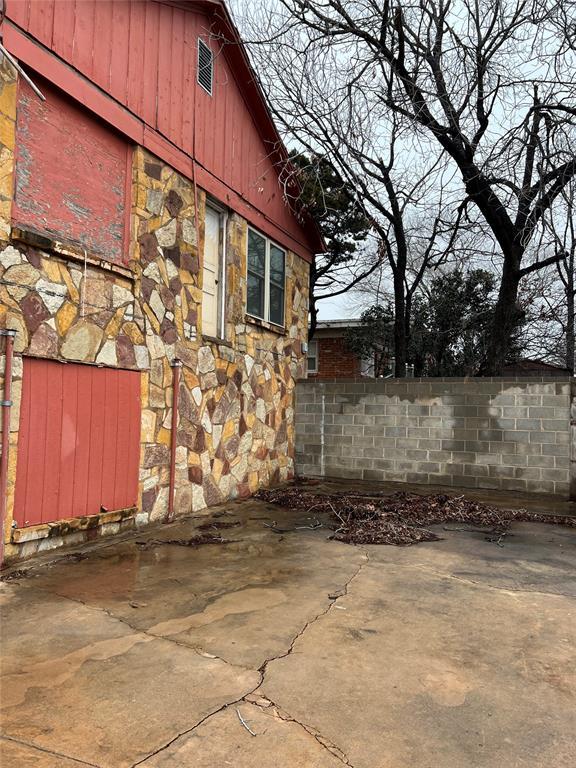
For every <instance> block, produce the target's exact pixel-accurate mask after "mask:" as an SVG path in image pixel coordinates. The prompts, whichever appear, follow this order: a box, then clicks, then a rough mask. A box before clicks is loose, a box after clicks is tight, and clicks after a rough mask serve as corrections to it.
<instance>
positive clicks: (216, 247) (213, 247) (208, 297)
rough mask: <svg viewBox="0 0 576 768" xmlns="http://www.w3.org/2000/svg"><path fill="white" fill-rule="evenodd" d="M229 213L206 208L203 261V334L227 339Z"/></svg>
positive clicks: (209, 207)
mask: <svg viewBox="0 0 576 768" xmlns="http://www.w3.org/2000/svg"><path fill="white" fill-rule="evenodd" d="M225 242H226V214H225V212H224V211H223V210H221V209H219V208H216V206H212V205H207V206H206V216H205V221H204V258H203V262H202V335H203V336H213V337H214V338H219V339H221V338H223V337H224V300H223V297H224V287H225V279H226V270H225V258H224V252H225V250H224V246H225Z"/></svg>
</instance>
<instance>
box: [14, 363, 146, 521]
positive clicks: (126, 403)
mask: <svg viewBox="0 0 576 768" xmlns="http://www.w3.org/2000/svg"><path fill="white" fill-rule="evenodd" d="M139 455H140V374H139V373H138V372H137V371H120V370H116V369H113V368H96V367H94V366H90V365H79V364H75V363H66V364H63V363H57V362H54V361H51V360H41V359H38V358H24V378H23V382H22V402H21V408H20V431H19V436H18V464H17V468H16V492H15V500H14V519H15V520H16V522H17V523H18V525H19V526H20V527H24V526H28V525H38V524H40V523H48V522H54V521H56V520H65V519H67V518H71V517H82V516H84V515H95V514H98V513H99V512H100V511H101V508H102V507H104V508H105V509H107V510H114V509H123V508H125V507H132V506H135V505H136V501H137V497H138V464H139Z"/></svg>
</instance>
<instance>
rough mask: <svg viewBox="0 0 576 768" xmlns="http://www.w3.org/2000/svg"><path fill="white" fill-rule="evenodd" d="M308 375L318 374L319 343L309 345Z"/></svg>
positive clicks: (311, 342)
mask: <svg viewBox="0 0 576 768" xmlns="http://www.w3.org/2000/svg"><path fill="white" fill-rule="evenodd" d="M307 370H308V373H318V342H317V341H310V342H309V343H308V368H307Z"/></svg>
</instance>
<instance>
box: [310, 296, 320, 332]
mask: <svg viewBox="0 0 576 768" xmlns="http://www.w3.org/2000/svg"><path fill="white" fill-rule="evenodd" d="M309 311H310V324H309V325H308V341H312V339H313V338H314V334H315V333H316V326H317V325H318V308H317V306H316V302H315V301H314V298H311V299H310V309H309Z"/></svg>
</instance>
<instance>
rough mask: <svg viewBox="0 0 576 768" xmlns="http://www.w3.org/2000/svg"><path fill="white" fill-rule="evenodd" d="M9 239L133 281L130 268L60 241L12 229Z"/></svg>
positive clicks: (32, 232) (31, 231)
mask: <svg viewBox="0 0 576 768" xmlns="http://www.w3.org/2000/svg"><path fill="white" fill-rule="evenodd" d="M11 237H12V239H13V240H16V241H18V242H21V243H25V244H26V245H30V246H32V247H33V248H38V249H39V250H41V251H51V252H52V253H55V254H56V255H57V256H61V257H62V258H64V259H66V260H68V261H77V262H79V263H81V264H84V263H86V264H89V265H90V266H91V267H98V268H99V269H103V270H105V271H106V272H114V273H115V274H117V275H122V277H125V278H126V279H127V280H134V279H135V275H134V272H133V271H132V270H131V269H130V267H127V266H125V265H124V264H117V263H116V262H114V261H107V260H106V259H101V258H99V257H98V256H94V255H93V254H89V253H86V254H85V253H84V251H83V250H82V249H80V248H79V247H78V246H74V245H71V244H69V243H65V242H62V241H61V240H54V239H53V238H51V237H48V236H46V235H41V234H39V233H38V232H34V230H31V229H22V228H20V227H12V230H11Z"/></svg>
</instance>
